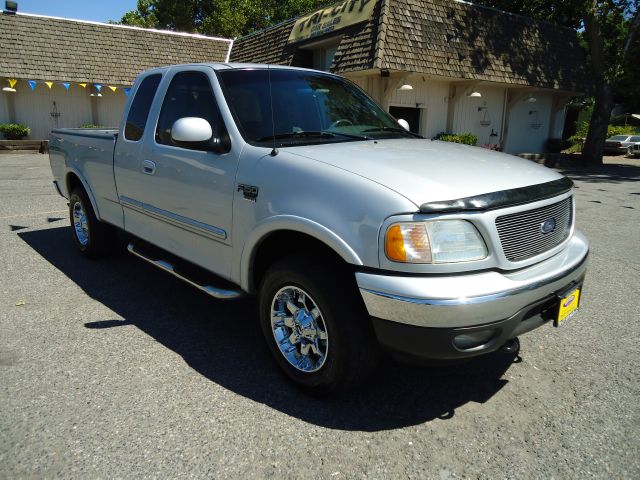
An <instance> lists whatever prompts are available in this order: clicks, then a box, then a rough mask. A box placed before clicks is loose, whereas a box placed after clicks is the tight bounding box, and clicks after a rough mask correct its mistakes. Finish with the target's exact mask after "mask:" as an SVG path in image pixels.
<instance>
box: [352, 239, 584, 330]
mask: <svg viewBox="0 0 640 480" xmlns="http://www.w3.org/2000/svg"><path fill="white" fill-rule="evenodd" d="M588 253H589V243H588V241H587V239H586V238H585V237H584V236H583V235H582V234H581V233H580V232H578V231H576V232H575V233H574V235H573V237H572V238H571V240H570V241H569V243H568V244H567V246H566V248H565V249H564V250H563V251H562V252H561V253H559V254H557V255H555V256H553V257H551V258H549V259H547V260H545V261H543V262H541V263H538V264H536V265H533V266H531V267H528V268H525V269H522V270H518V271H515V272H508V273H505V272H496V271H489V272H481V273H476V274H464V275H438V276H435V275H432V276H424V277H415V276H414V277H406V276H395V275H379V274H371V273H364V272H358V273H356V281H357V283H358V287H359V288H360V293H361V294H362V298H363V300H364V302H365V305H366V307H367V310H368V311H369V315H371V316H372V317H376V318H379V319H383V320H390V321H393V322H398V323H403V324H407V325H414V326H419V327H430V328H451V327H469V326H474V325H482V324H487V323H490V322H495V321H499V320H503V319H506V318H509V317H511V316H512V315H514V314H516V312H518V311H520V310H522V309H523V308H524V307H526V306H527V305H531V304H533V303H535V302H537V301H538V300H540V299H543V298H545V297H547V296H549V295H551V294H554V293H557V292H558V291H560V290H562V289H563V288H565V287H566V286H567V285H568V284H570V283H572V282H577V281H579V280H581V279H582V278H583V277H584V274H585V271H586V258H587V255H588Z"/></svg>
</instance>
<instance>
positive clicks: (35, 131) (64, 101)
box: [14, 81, 91, 140]
mask: <svg viewBox="0 0 640 480" xmlns="http://www.w3.org/2000/svg"><path fill="white" fill-rule="evenodd" d="M16 89H17V90H18V91H17V92H16V93H15V94H14V95H15V106H16V122H17V123H23V124H25V125H27V126H28V127H29V128H30V129H31V135H30V136H29V138H30V139H35V140H42V139H46V138H48V136H49V132H50V131H51V130H52V129H53V128H63V127H79V126H80V125H82V124H85V123H91V103H90V101H89V94H88V91H87V90H85V89H84V88H82V87H80V86H78V85H71V88H70V89H69V91H67V90H66V89H65V88H64V87H63V86H62V85H58V84H54V85H53V86H52V87H51V88H48V87H47V86H46V85H45V84H42V83H38V85H37V86H36V88H35V90H33V91H32V90H31V89H30V88H29V86H28V85H27V83H26V82H25V81H20V82H19V83H18V85H17V86H16ZM53 102H55V110H57V112H58V113H59V114H60V116H59V117H58V118H57V120H56V118H55V117H54V116H53V115H52V113H53V112H54V111H55V110H54V104H53Z"/></svg>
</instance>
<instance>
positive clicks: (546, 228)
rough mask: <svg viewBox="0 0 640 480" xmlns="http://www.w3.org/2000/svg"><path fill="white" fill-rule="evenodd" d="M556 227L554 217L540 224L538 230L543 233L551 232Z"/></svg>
mask: <svg viewBox="0 0 640 480" xmlns="http://www.w3.org/2000/svg"><path fill="white" fill-rule="evenodd" d="M555 229H556V219H555V218H549V219H547V220H545V221H544V222H542V223H541V224H540V231H541V232H542V233H544V234H545V235H546V234H547V233H551V232H553V231H554V230H555Z"/></svg>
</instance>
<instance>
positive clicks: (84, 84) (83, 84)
mask: <svg viewBox="0 0 640 480" xmlns="http://www.w3.org/2000/svg"><path fill="white" fill-rule="evenodd" d="M78 85H80V86H81V87H82V88H87V84H86V83H79V84H78Z"/></svg>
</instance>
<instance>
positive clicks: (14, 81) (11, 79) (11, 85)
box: [9, 78, 18, 88]
mask: <svg viewBox="0 0 640 480" xmlns="http://www.w3.org/2000/svg"><path fill="white" fill-rule="evenodd" d="M16 83H18V80H16V79H15V78H10V79H9V86H10V87H11V88H13V87H15V86H16Z"/></svg>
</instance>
